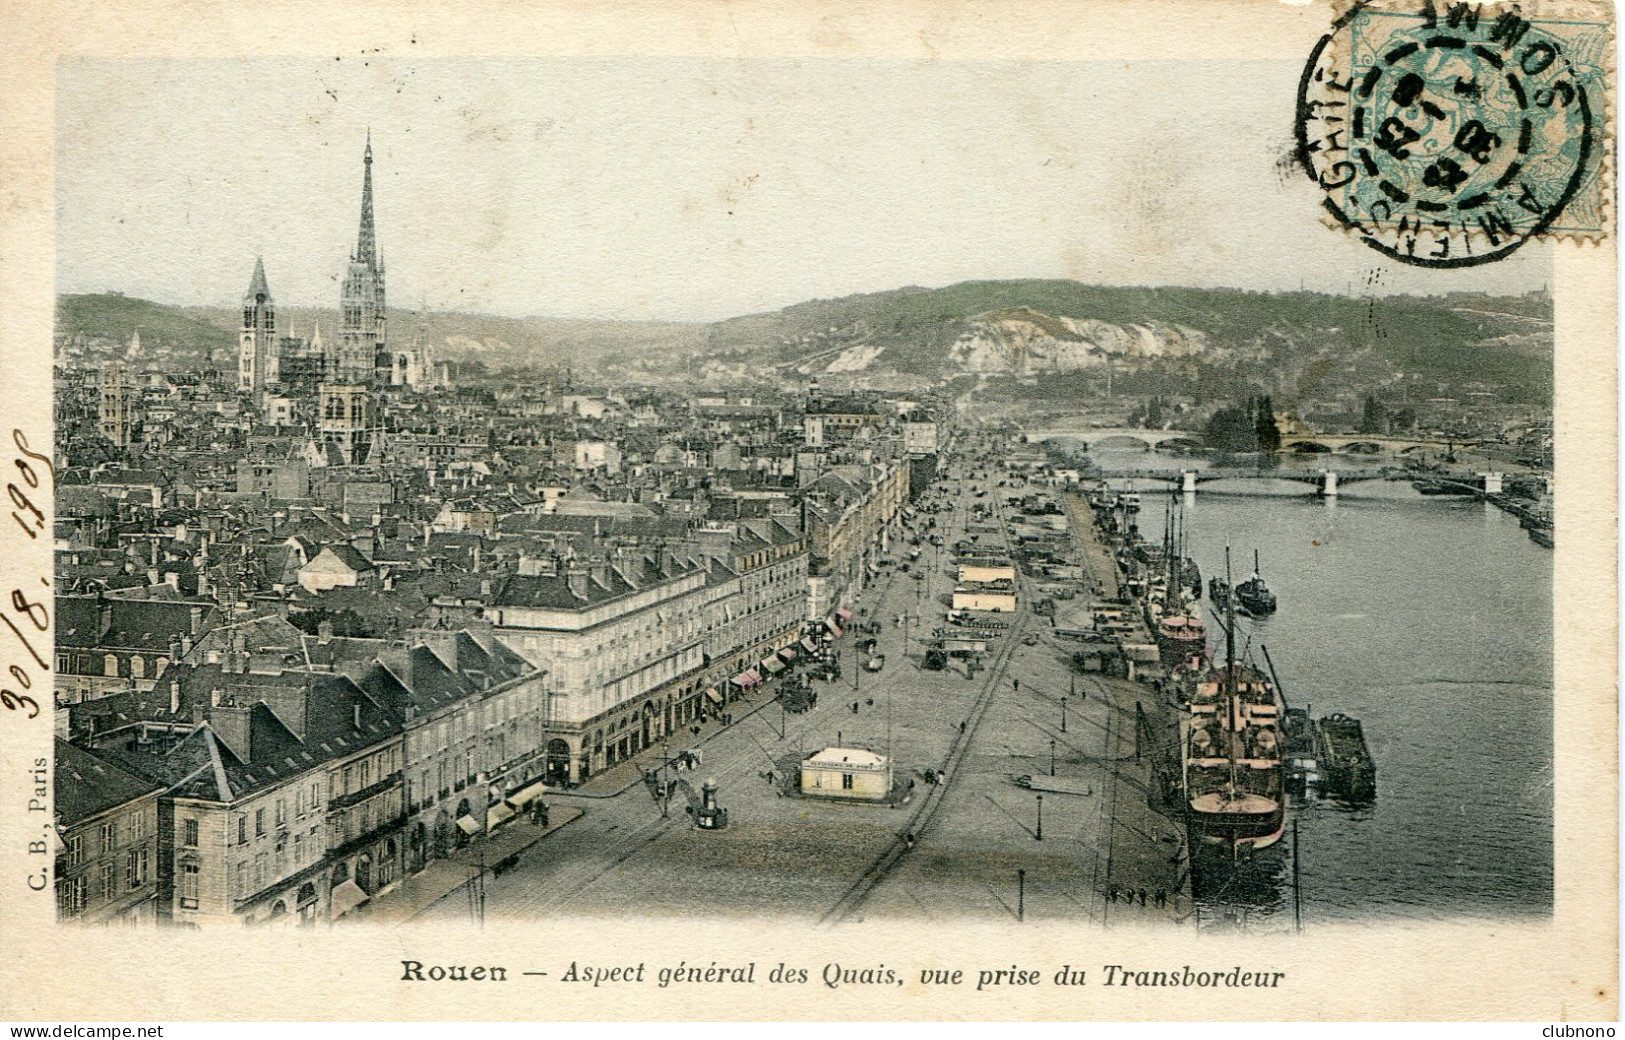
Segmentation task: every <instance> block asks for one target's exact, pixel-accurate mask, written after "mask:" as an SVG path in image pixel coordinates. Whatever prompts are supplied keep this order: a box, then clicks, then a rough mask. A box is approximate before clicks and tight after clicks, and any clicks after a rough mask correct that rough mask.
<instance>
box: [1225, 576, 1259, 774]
mask: <svg viewBox="0 0 1625 1040" xmlns="http://www.w3.org/2000/svg"><path fill="white" fill-rule="evenodd" d="M1254 551H1255V552H1256V551H1257V550H1254ZM1224 580H1225V584H1227V585H1228V584H1229V583H1230V581H1231V574H1230V547H1229V546H1228V545H1227V546H1225V549H1224ZM1224 613H1225V626H1224V703H1225V711H1227V712H1228V713H1229V715H1230V733H1229V739H1228V740H1226V741H1225V747H1226V749H1227V750H1228V752H1229V755H1230V793H1231V794H1232V795H1234V794H1236V741H1237V739H1239V737H1240V735H1241V734H1240V729H1241V727H1240V725H1239V719H1238V718H1237V716H1238V715H1239V714H1240V713H1239V711H1238V710H1237V707H1236V597H1234V596H1230V597H1228V598H1227V599H1226V601H1225V607H1224Z"/></svg>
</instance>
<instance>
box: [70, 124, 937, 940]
mask: <svg viewBox="0 0 1625 1040" xmlns="http://www.w3.org/2000/svg"><path fill="white" fill-rule="evenodd" d="M365 162H366V165H365V175H364V181H363V201H362V216H361V228H360V232H359V234H358V238H357V246H356V250H355V253H354V255H353V256H352V257H351V260H350V265H349V269H348V274H347V275H346V278H345V280H344V287H343V292H342V301H341V302H342V310H343V321H342V328H341V329H340V330H339V335H338V337H337V339H336V341H335V346H334V348H333V349H332V350H331V351H329V350H327V349H326V348H325V347H323V346H322V344H321V336H320V333H319V332H317V333H316V334H315V335H314V336H313V337H312V339H311V340H310V341H303V340H297V339H296V338H294V337H291V336H283V335H282V334H281V331H280V329H279V328H278V326H277V319H276V314H275V305H274V301H273V300H272V297H271V293H270V289H269V285H268V283H267V281H266V278H265V272H264V269H263V266H262V265H261V264H259V263H256V265H255V269H254V274H253V277H252V280H251V284H250V289H249V293H248V294H247V298H245V300H244V303H243V314H242V328H241V331H240V333H239V340H238V348H239V349H238V360H239V364H238V366H237V369H236V371H235V372H219V371H214V370H212V369H206V370H203V371H186V372H182V371H166V370H162V369H158V368H154V367H152V366H144V363H143V357H144V354H143V351H142V349H141V344H140V341H139V337H138V336H137V337H135V338H134V339H133V341H132V342H131V343H130V344H129V347H128V349H125V347H124V344H122V343H120V344H109V345H106V346H107V347H108V353H110V354H117V356H118V360H116V361H108V362H107V363H105V364H103V365H99V366H89V367H81V368H75V369H72V370H69V369H65V368H61V369H59V370H58V372H57V412H58V416H59V420H58V440H57V445H56V454H57V463H58V474H59V484H58V489H57V501H56V507H57V508H56V516H55V532H54V533H55V539H56V541H55V544H56V563H57V566H56V571H57V589H58V597H57V625H56V630H57V646H56V676H57V679H56V710H57V759H56V762H57V766H56V783H57V792H56V806H57V825H58V837H59V844H58V857H57V867H58V871H57V894H58V900H59V908H60V912H61V914H62V916H63V917H65V918H72V919H76V920H85V921H98V922H112V921H121V922H122V921H158V922H164V923H172V924H181V925H207V924H218V923H235V924H250V925H262V924H272V923H287V924H295V923H304V924H311V923H315V922H321V921H331V920H333V919H335V918H338V917H342V916H344V915H345V914H347V913H350V912H352V911H354V910H355V909H356V908H357V907H359V906H361V905H363V904H365V903H367V902H369V901H371V900H374V899H377V898H378V897H379V896H380V895H381V894H383V893H385V892H388V891H389V890H390V889H391V888H392V887H393V886H395V885H397V884H398V883H399V882H400V881H401V880H402V879H403V878H405V877H408V876H410V875H411V874H413V873H415V872H417V871H420V870H423V869H424V868H425V867H426V866H427V865H428V864H430V863H431V862H432V861H434V860H435V859H437V858H439V857H443V856H445V855H448V854H449V853H451V852H452V851H453V850H455V849H457V848H459V847H461V846H464V845H466V844H468V843H469V842H471V841H477V840H480V839H481V837H482V836H483V835H488V834H491V833H493V832H496V831H500V830H501V829H502V828H504V827H508V826H511V825H512V824H513V822H514V821H515V820H517V819H519V818H521V817H522V816H523V815H524V814H526V813H527V812H530V811H533V810H534V809H535V808H536V807H537V805H538V803H539V802H540V799H541V797H542V792H543V791H544V790H546V789H547V788H549V787H558V786H570V785H576V784H580V783H583V782H585V781H587V780H589V779H590V778H592V777H594V776H596V775H598V774H601V773H603V772H604V771H606V770H609V769H612V768H614V767H615V766H616V765H617V764H619V763H622V762H624V761H626V760H628V759H630V758H631V757H633V756H635V755H637V754H638V753H639V752H641V751H644V750H645V749H648V748H650V747H651V746H655V745H659V744H661V743H662V742H664V741H667V740H668V738H670V737H671V735H672V734H675V733H679V732H681V731H684V730H686V729H687V728H689V727H691V726H692V725H694V724H695V723H696V722H697V720H699V719H701V718H702V717H705V716H709V715H714V714H716V713H718V711H719V709H722V708H724V707H725V706H726V705H727V703H728V702H729V700H731V699H732V698H734V697H737V696H739V695H740V694H741V693H742V692H744V691H747V690H749V689H752V688H753V687H754V686H755V685H756V684H758V683H760V682H761V681H762V678H763V675H764V674H766V673H769V672H774V671H776V670H778V669H779V668H782V661H783V660H785V659H786V658H787V657H788V656H791V655H793V654H794V653H795V652H796V651H797V649H798V648H800V649H803V650H804V649H805V646H806V645H808V643H810V642H811V641H812V640H813V639H814V638H816V637H817V636H818V634H819V633H820V632H821V631H825V630H828V629H833V628H835V627H836V626H838V625H839V624H840V623H841V622H842V621H843V620H845V619H849V618H850V616H851V608H852V606H853V605H854V604H855V603H856V602H857V601H858V600H859V598H860V597H861V596H862V595H863V593H864V589H865V587H866V586H867V585H868V584H869V582H870V581H871V580H872V579H873V578H874V576H875V575H876V574H877V573H878V570H879V564H880V560H881V558H882V557H883V556H884V555H885V554H886V553H887V552H888V551H889V550H890V548H891V543H892V539H893V537H894V536H895V533H896V531H897V530H898V528H899V525H900V523H901V520H902V517H903V516H904V515H905V513H906V511H907V510H908V509H909V508H910V507H909V501H910V499H911V497H912V496H913V495H916V494H918V493H919V491H920V490H921V489H922V488H923V487H925V486H926V484H927V483H929V481H930V480H932V479H933V478H934V476H935V472H936V466H937V452H938V446H939V445H938V442H939V440H940V439H942V438H943V437H944V436H945V435H946V431H945V430H944V429H941V428H939V423H938V420H937V419H936V418H935V416H936V415H938V414H940V413H941V410H942V403H941V402H938V401H932V400H919V399H912V398H910V399H904V398H900V397H891V398H888V397H884V396H882V395H878V394H868V395H853V394H845V395H838V394H825V393H823V392H822V391H821V390H820V388H819V387H818V386H817V385H816V384H814V385H812V386H810V387H807V388H805V389H804V390H796V391H791V392H772V393H768V394H749V393H738V394H733V395H728V396H714V397H713V396H706V397H701V396H695V395H692V394H686V393H683V392H681V391H674V390H669V389H660V388H640V389H629V388H624V387H623V388H616V389H613V390H611V389H607V388H599V387H594V386H590V385H583V384H581V383H579V382H578V381H577V380H576V378H575V377H574V375H573V373H570V372H569V371H568V370H553V371H549V372H547V373H545V374H544V376H543V377H542V378H540V379H538V378H534V377H529V376H523V377H511V378H504V377H494V378H493V377H481V376H480V375H479V374H478V373H477V372H476V373H473V374H472V375H466V374H459V377H458V379H457V380H456V381H455V385H454V383H453V381H452V380H451V379H449V378H444V376H445V375H447V374H449V372H448V370H446V369H444V368H442V369H440V373H439V374H438V375H437V374H435V368H436V366H435V365H434V364H433V363H432V357H431V354H430V352H429V351H427V350H426V349H424V348H422V347H419V346H414V347H412V348H410V349H408V350H406V351H396V350H394V349H393V348H391V347H390V339H389V335H388V332H387V331H386V330H387V328H388V323H387V318H386V312H385V299H384V268H383V257H382V252H381V250H380V249H379V248H378V244H377V238H376V233H375V230H374V226H373V213H372V175H371V163H372V155H371V147H370V142H369V146H368V150H367V154H366V159H365ZM83 346H84V344H76V349H79V348H81V347H83ZM158 356H163V354H162V352H161V351H160V352H158Z"/></svg>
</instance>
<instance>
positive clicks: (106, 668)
mask: <svg viewBox="0 0 1625 1040" xmlns="http://www.w3.org/2000/svg"><path fill="white" fill-rule="evenodd" d="M102 674H103V675H117V674H118V655H117V654H108V655H107V656H106V657H103V658H102Z"/></svg>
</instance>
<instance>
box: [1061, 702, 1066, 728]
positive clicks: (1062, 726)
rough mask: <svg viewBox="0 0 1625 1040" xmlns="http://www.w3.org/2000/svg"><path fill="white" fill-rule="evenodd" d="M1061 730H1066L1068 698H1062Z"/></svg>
mask: <svg viewBox="0 0 1625 1040" xmlns="http://www.w3.org/2000/svg"><path fill="white" fill-rule="evenodd" d="M1061 732H1062V733H1065V732H1066V698H1065V697H1062V698H1061Z"/></svg>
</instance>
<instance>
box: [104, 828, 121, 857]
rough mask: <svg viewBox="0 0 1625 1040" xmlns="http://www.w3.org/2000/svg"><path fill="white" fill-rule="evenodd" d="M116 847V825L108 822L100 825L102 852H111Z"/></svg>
mask: <svg viewBox="0 0 1625 1040" xmlns="http://www.w3.org/2000/svg"><path fill="white" fill-rule="evenodd" d="M116 845H118V824H117V823H116V822H109V823H104V824H102V852H104V853H107V852H112V851H113V848H114V846H116Z"/></svg>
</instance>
